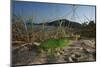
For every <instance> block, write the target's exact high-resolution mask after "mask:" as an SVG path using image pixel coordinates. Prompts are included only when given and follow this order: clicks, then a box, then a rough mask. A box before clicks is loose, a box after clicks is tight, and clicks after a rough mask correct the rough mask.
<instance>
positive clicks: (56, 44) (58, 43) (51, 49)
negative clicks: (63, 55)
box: [39, 38, 69, 57]
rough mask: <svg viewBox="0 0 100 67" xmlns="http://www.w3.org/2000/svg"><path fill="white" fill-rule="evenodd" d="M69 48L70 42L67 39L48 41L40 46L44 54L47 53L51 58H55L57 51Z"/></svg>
mask: <svg viewBox="0 0 100 67" xmlns="http://www.w3.org/2000/svg"><path fill="white" fill-rule="evenodd" d="M67 46H69V40H68V39H66V38H61V39H53V38H52V39H48V40H45V41H43V42H42V43H41V45H40V46H39V47H40V48H41V49H43V51H44V52H46V53H47V55H49V56H53V57H54V56H55V55H56V53H57V52H59V50H58V51H57V49H63V48H64V47H67Z"/></svg>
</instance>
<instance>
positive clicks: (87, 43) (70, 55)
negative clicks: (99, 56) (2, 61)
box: [12, 39, 96, 65]
mask: <svg viewBox="0 0 100 67" xmlns="http://www.w3.org/2000/svg"><path fill="white" fill-rule="evenodd" d="M95 44H96V43H95V40H93V39H91V40H71V43H70V46H68V47H65V48H64V49H63V50H61V51H60V52H59V53H58V54H57V55H58V56H56V57H53V58H50V57H48V56H47V55H46V54H45V53H41V52H40V51H38V50H37V49H38V47H35V46H32V45H30V46H25V47H22V48H21V49H13V50H12V63H13V65H31V64H47V63H73V62H88V61H96V45H95ZM13 48H14V47H13Z"/></svg>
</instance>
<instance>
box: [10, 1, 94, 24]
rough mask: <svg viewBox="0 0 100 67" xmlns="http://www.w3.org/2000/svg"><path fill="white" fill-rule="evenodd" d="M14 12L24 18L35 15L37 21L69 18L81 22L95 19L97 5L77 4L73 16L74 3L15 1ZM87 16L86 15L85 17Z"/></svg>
mask: <svg viewBox="0 0 100 67" xmlns="http://www.w3.org/2000/svg"><path fill="white" fill-rule="evenodd" d="M12 8H13V14H15V15H17V16H20V15H21V16H22V17H23V18H24V20H27V19H28V18H29V17H33V20H34V22H35V23H41V22H48V21H53V20H56V19H69V20H72V21H76V22H79V23H82V22H85V21H87V19H86V17H87V18H89V19H91V20H95V6H81V5H76V6H75V7H74V8H76V10H75V14H74V17H73V11H72V8H73V6H72V5H67V4H53V3H52V4H50V3H40V2H24V1H23V2H22V1H14V2H13V5H12ZM85 16H86V17H85Z"/></svg>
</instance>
